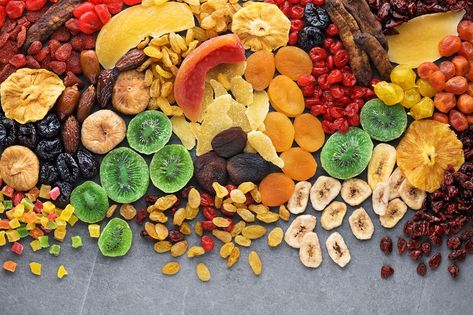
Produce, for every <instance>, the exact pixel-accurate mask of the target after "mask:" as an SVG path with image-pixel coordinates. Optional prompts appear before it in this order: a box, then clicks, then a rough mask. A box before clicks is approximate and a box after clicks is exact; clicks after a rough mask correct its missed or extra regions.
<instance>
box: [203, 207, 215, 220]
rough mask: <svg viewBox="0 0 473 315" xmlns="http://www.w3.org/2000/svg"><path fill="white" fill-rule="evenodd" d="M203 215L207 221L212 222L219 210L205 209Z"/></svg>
mask: <svg viewBox="0 0 473 315" xmlns="http://www.w3.org/2000/svg"><path fill="white" fill-rule="evenodd" d="M202 214H203V216H204V218H206V219H207V220H212V219H213V218H215V217H216V216H217V215H218V214H217V210H216V209H215V208H214V207H204V208H203V209H202Z"/></svg>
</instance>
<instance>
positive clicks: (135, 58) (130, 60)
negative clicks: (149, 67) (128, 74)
mask: <svg viewBox="0 0 473 315" xmlns="http://www.w3.org/2000/svg"><path fill="white" fill-rule="evenodd" d="M146 59H148V56H146V54H145V53H144V52H143V50H142V49H138V48H135V49H132V50H130V51H129V52H127V53H126V54H125V55H124V56H123V57H121V58H120V59H119V60H118V61H117V63H116V64H115V67H116V68H117V69H118V70H119V71H127V70H131V69H135V68H138V67H139V66H141V64H142V63H143V62H145V61H146Z"/></svg>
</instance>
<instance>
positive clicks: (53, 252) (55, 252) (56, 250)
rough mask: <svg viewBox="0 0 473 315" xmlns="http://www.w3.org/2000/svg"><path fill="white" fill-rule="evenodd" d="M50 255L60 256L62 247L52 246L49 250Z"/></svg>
mask: <svg viewBox="0 0 473 315" xmlns="http://www.w3.org/2000/svg"><path fill="white" fill-rule="evenodd" d="M49 253H50V254H51V255H53V256H56V257H57V256H59V254H60V253H61V246H59V245H58V244H53V245H51V248H49Z"/></svg>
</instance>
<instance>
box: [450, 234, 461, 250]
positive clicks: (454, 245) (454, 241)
mask: <svg viewBox="0 0 473 315" xmlns="http://www.w3.org/2000/svg"><path fill="white" fill-rule="evenodd" d="M447 246H448V248H450V249H458V248H460V246H461V240H460V238H459V237H453V236H452V237H450V238H449V239H448V241H447Z"/></svg>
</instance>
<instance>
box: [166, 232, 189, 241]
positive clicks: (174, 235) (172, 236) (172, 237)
mask: <svg viewBox="0 0 473 315" xmlns="http://www.w3.org/2000/svg"><path fill="white" fill-rule="evenodd" d="M184 238H185V235H184V234H182V233H181V232H180V231H178V230H172V231H170V232H169V235H168V239H169V241H171V243H177V242H180V241H182V240H184Z"/></svg>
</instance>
